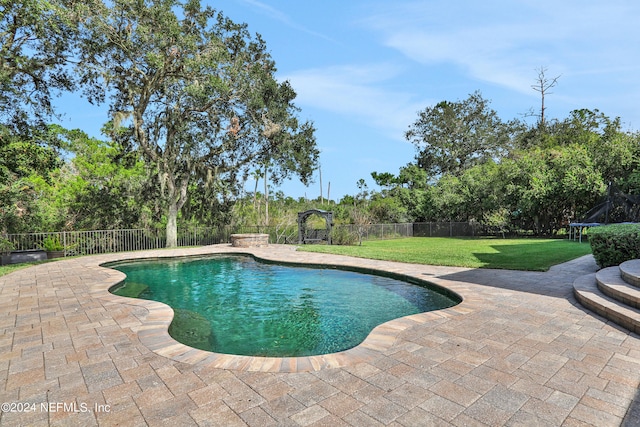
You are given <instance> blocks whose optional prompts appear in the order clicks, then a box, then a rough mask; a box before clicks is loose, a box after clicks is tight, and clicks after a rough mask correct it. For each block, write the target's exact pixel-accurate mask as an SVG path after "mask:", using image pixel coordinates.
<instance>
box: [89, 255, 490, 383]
mask: <svg viewBox="0 0 640 427" xmlns="http://www.w3.org/2000/svg"><path fill="white" fill-rule="evenodd" d="M273 246H274V245H271V247H273ZM277 246H278V247H281V248H282V247H284V245H277ZM287 249H288V250H292V251H294V250H295V247H291V246H286V250H285V251H282V250H276V251H274V250H269V247H266V248H265V247H262V248H239V247H232V246H231V245H211V246H205V247H200V248H189V249H176V250H156V251H144V252H129V253H119V254H110V255H102V256H100V257H98V258H96V259H95V261H94V262H91V265H92V267H97V268H101V269H107V270H109V272H110V273H109V280H107V281H102V282H99V283H95V284H93V285H92V286H91V287H90V293H91V296H92V297H95V298H98V299H100V300H102V301H105V302H110V303H114V304H123V305H129V306H134V307H140V308H144V309H145V310H146V313H147V314H146V315H145V316H144V318H143V319H141V322H142V326H140V327H138V328H136V330H135V332H136V333H137V335H138V338H139V339H140V342H141V343H142V344H143V345H144V346H146V347H147V348H148V349H149V350H151V351H153V352H154V353H156V354H158V355H160V356H163V357H166V358H169V359H171V360H174V361H176V362H181V363H187V364H202V365H207V366H209V367H212V368H219V369H229V370H236V371H250V372H272V373H274V372H287V373H293V372H314V371H320V370H323V369H332V368H341V367H345V366H350V365H355V364H358V363H361V362H367V361H371V360H373V359H375V358H376V357H379V356H380V354H382V353H384V352H386V351H389V350H390V349H391V348H392V347H393V346H394V344H395V343H396V340H397V337H398V335H399V334H400V333H402V332H403V331H405V330H407V329H410V328H412V327H415V326H419V325H424V324H425V323H428V322H433V321H437V320H439V319H443V318H448V317H452V316H461V315H465V314H467V313H470V312H472V311H474V309H475V308H476V307H477V303H478V302H479V300H478V299H476V298H474V297H473V296H472V295H470V294H466V293H464V288H466V286H465V285H464V284H463V283H457V286H455V285H456V283H454V282H452V281H446V280H440V279H438V278H436V277H429V279H425V278H423V277H420V276H418V275H416V274H411V272H408V271H404V272H403V271H399V270H402V263H394V262H386V261H375V260H367V261H373V263H375V264H376V266H375V267H372V266H367V267H363V266H362V262H358V261H364V259H355V260H356V261H354V258H350V257H341V256H335V255H331V259H330V260H329V258H325V257H322V256H316V257H313V256H310V257H305V259H304V260H296V261H295V262H292V261H290V260H288V259H283V257H282V254H283V253H287ZM215 254H229V255H232V254H233V255H248V256H252V257H254V258H256V259H258V260H260V261H264V262H275V263H283V264H288V265H300V266H303V265H309V266H311V265H313V266H318V265H326V266H328V267H337V268H344V269H350V270H353V271H363V270H364V271H369V272H371V273H374V274H375V273H381V274H387V275H392V276H393V275H395V276H404V277H408V278H412V279H415V280H418V281H421V282H428V283H432V284H434V285H436V286H437V287H440V288H443V289H445V290H447V291H448V292H452V293H454V294H456V295H458V296H459V297H460V298H461V299H462V301H461V302H460V303H459V304H457V305H455V306H452V307H449V308H445V309H441V310H435V311H430V312H424V313H418V314H413V315H410V316H404V317H400V318H397V319H393V320H390V321H388V322H385V323H383V324H381V325H378V326H377V327H375V328H374V329H373V330H372V331H371V332H370V333H369V335H368V336H367V337H366V338H365V340H364V341H363V342H362V343H360V344H359V345H357V346H355V347H353V348H350V349H348V350H344V351H340V352H336V353H329V354H323V355H315V356H301V357H261V356H241V355H232V354H223V353H214V352H210V351H205V350H199V349H196V348H193V347H189V346H187V345H185V344H182V343H180V342H178V341H176V340H175V339H174V338H173V337H171V336H170V335H169V332H168V330H169V325H170V324H171V321H172V320H173V309H172V308H171V307H169V306H168V305H166V304H164V303H161V302H157V301H150V300H142V299H133V298H128V297H122V296H117V295H113V294H111V293H110V292H109V289H110V288H112V287H113V286H115V285H117V284H119V283H120V282H122V281H123V280H124V279H125V277H126V276H125V274H124V273H122V272H120V271H118V270H114V269H113V268H110V267H109V266H108V264H113V263H120V262H126V261H129V260H131V261H140V260H153V259H171V258H183V257H203V256H208V255H215ZM307 254H309V255H311V253H307V252H305V255H307ZM312 258H316V259H312ZM323 259H326V261H322V260H323ZM319 260H320V262H319ZM406 265H407V266H415V265H412V264H406ZM425 269H426V268H425ZM459 270H466V269H464V268H460V269H459ZM423 274H424V273H423ZM461 291H462V292H461Z"/></svg>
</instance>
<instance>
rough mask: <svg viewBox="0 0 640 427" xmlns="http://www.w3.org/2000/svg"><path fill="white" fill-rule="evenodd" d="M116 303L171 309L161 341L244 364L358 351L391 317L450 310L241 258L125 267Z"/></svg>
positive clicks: (427, 297) (416, 297)
mask: <svg viewBox="0 0 640 427" xmlns="http://www.w3.org/2000/svg"><path fill="white" fill-rule="evenodd" d="M112 268H115V269H117V270H120V271H122V272H123V273H125V274H126V275H127V279H126V280H125V281H124V282H123V283H121V284H119V285H116V286H115V287H114V288H112V289H111V292H113V293H114V294H116V295H122V296H132V297H137V298H143V299H150V300H154V301H160V302H163V303H165V304H167V305H169V306H171V307H172V308H173V309H174V314H175V316H174V321H173V322H172V324H171V326H170V328H169V333H170V334H171V336H173V337H174V338H175V339H176V340H177V341H180V342H182V343H183V344H186V345H189V346H191V347H195V348H199V349H202V350H207V351H213V352H217V353H226V354H237V355H250V356H273V357H286V356H310V355H318V354H327V353H333V352H338V351H342V350H346V349H349V348H352V347H355V346H357V345H358V344H360V343H361V342H362V341H363V340H364V339H365V338H366V337H367V335H368V334H369V333H370V332H371V330H372V329H373V328H375V327H376V326H378V325H380V324H382V323H384V322H387V321H389V320H392V319H396V318H398V317H403V316H408V315H411V314H416V313H421V312H425V311H431V310H438V309H442V308H446V307H451V306H453V305H456V304H458V303H459V302H460V300H459V299H457V298H456V296H455V295H454V294H450V295H448V294H447V293H446V292H445V291H443V290H439V289H436V288H431V287H429V286H427V285H426V282H425V286H419V285H416V284H411V283H407V282H405V281H400V280H396V279H393V278H390V277H383V276H377V275H371V274H362V273H357V272H353V271H345V270H338V269H331V268H307V267H297V266H296V267H292V266H285V265H279V264H271V263H262V262H258V261H256V260H255V259H253V258H252V257H248V256H229V255H223V256H215V257H210V258H206V259H181V260H176V259H172V260H164V261H140V262H128V263H125V264H119V265H116V266H113V267H112Z"/></svg>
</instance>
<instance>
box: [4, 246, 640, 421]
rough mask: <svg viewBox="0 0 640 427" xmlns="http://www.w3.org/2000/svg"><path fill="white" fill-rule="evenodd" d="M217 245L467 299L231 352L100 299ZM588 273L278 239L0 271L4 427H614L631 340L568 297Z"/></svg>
mask: <svg viewBox="0 0 640 427" xmlns="http://www.w3.org/2000/svg"><path fill="white" fill-rule="evenodd" d="M218 252H235V253H237V252H241V253H252V254H254V255H255V256H257V257H259V258H264V259H269V260H274V261H287V262H299V263H314V264H338V265H345V266H354V267H362V268H369V269H378V270H386V271H393V272H397V273H400V274H405V275H410V276H413V277H417V278H420V279H424V280H428V281H430V282H433V283H435V284H438V285H441V286H445V287H447V288H449V289H451V290H453V291H455V292H457V293H458V294H460V295H461V296H462V297H463V298H464V301H463V302H462V303H461V304H459V305H458V306H456V307H452V308H449V309H446V310H440V311H437V312H432V313H425V314H420V315H414V316H409V317H408V318H402V319H397V320H395V321H392V322H388V323H386V324H384V325H381V326H380V327H378V328H376V330H374V332H373V333H372V335H371V336H370V337H369V338H368V339H367V340H365V342H364V343H363V344H361V345H360V346H358V347H356V348H355V349H353V350H350V351H346V352H343V353H339V354H335V355H326V356H323V357H318V358H300V359H296V358H288V359H275V358H241V357H240V358H239V357H234V356H226V355H216V354H213V353H208V352H202V351H199V350H194V349H190V348H189V347H186V346H183V345H182V344H179V343H177V342H175V341H173V340H172V339H171V338H170V337H168V335H167V333H166V329H167V326H168V324H169V322H170V319H171V315H172V311H171V310H170V309H167V308H166V307H165V306H162V305H161V304H159V303H154V302H149V301H141V300H131V299H124V298H121V297H116V296H113V295H111V294H109V293H108V288H109V287H110V286H111V285H113V284H115V283H117V282H119V281H121V280H122V279H123V278H124V275H123V274H122V273H120V272H118V271H115V270H112V269H109V268H106V267H101V266H100V264H102V263H104V262H107V261H114V260H121V259H131V258H148V257H169V256H183V255H203V254H209V253H218ZM596 269H597V267H596V265H595V263H594V261H593V258H592V257H591V256H586V257H582V258H579V259H577V260H574V261H571V262H568V263H564V264H561V265H558V266H554V267H552V268H551V270H550V271H548V272H545V273H538V272H519V271H507V270H488V269H465V268H453V267H436V266H426V265H415V264H403V263H396V262H382V261H373V260H366V259H358V258H350V257H342V256H333V255H323V254H312V253H305V252H298V251H295V247H292V246H279V245H271V246H269V247H267V248H252V249H241V250H238V248H231V247H230V246H229V245H214V246H207V247H202V248H189V249H174V250H155V251H140V252H132V253H125V254H122V253H121V254H109V255H97V256H87V257H79V258H73V259H65V260H62V261H58V262H53V263H46V264H41V265H37V266H33V267H30V268H26V269H22V270H18V271H16V272H13V273H11V274H8V275H6V276H2V277H0V331H1V332H2V334H1V335H0V403H2V404H3V405H2V409H3V410H2V413H0V425H2V426H18V425H25V426H47V425H83V426H92V425H100V426H115V425H126V426H145V425H151V426H160V425H173V426H176V425H180V426H189V425H193V426H196V425H201V426H217V425H220V426H244V425H249V426H379V425H390V426H429V425H435V426H447V425H452V426H499V425H508V426H537V425H539V426H560V425H566V426H597V427H602V426H618V425H620V424H621V422H622V421H623V419H624V417H625V414H626V413H627V410H628V408H629V407H630V405H631V404H632V402H633V400H634V398H636V394H637V393H638V386H639V384H640V339H638V338H639V336H638V335H636V334H633V333H630V332H628V331H626V330H623V329H621V328H619V327H617V326H615V325H613V324H610V323H607V322H605V321H604V320H603V319H602V318H600V317H598V316H596V315H594V314H592V313H590V312H588V311H586V310H585V309H583V308H582V307H581V306H580V305H578V304H577V303H576V301H575V298H574V297H573V293H572V289H573V288H572V283H573V280H574V279H575V278H576V277H578V276H580V275H583V274H588V273H592V272H594V271H596ZM7 404H9V405H7ZM634 413H637V411H634Z"/></svg>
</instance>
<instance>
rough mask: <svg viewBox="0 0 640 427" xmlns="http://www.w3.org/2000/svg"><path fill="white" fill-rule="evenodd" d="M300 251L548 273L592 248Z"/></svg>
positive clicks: (446, 243)
mask: <svg viewBox="0 0 640 427" xmlns="http://www.w3.org/2000/svg"><path fill="white" fill-rule="evenodd" d="M299 250H301V251H309V252H323V253H332V254H339V255H350V256H355V257H361V258H371V259H380V260H389V261H401V262H409V263H416V264H431V265H446V266H457V267H473V268H501V269H509V270H531V271H547V270H548V269H549V267H551V266H552V265H554V264H559V263H562V262H565V261H569V260H572V259H574V258H578V257H580V256H582V255H586V254H590V253H591V245H589V244H588V243H578V242H573V241H569V240H557V239H499V238H495V239H494V238H444V237H410V238H405V239H395V240H371V241H366V242H363V243H362V246H337V245H332V246H327V245H303V246H300V249H299Z"/></svg>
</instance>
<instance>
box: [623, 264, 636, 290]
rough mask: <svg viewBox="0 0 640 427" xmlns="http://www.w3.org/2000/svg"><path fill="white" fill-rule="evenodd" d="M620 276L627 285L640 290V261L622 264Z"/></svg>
mask: <svg viewBox="0 0 640 427" xmlns="http://www.w3.org/2000/svg"><path fill="white" fill-rule="evenodd" d="M620 275H621V276H622V278H623V279H624V280H625V281H626V282H627V283H630V284H632V285H633V286H637V287H639V288H640V259H632V260H631V261H625V262H623V263H622V264H620Z"/></svg>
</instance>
